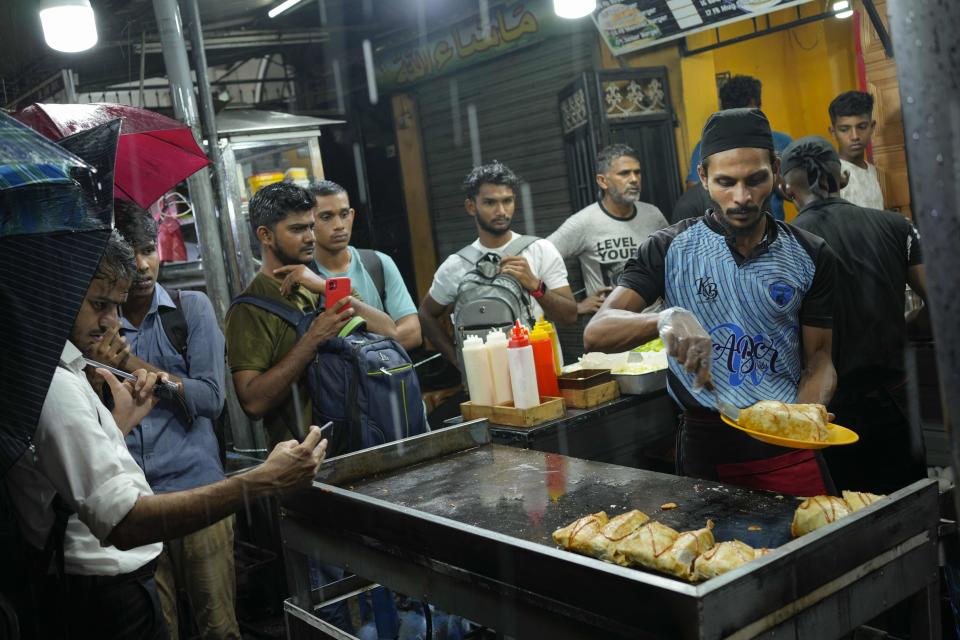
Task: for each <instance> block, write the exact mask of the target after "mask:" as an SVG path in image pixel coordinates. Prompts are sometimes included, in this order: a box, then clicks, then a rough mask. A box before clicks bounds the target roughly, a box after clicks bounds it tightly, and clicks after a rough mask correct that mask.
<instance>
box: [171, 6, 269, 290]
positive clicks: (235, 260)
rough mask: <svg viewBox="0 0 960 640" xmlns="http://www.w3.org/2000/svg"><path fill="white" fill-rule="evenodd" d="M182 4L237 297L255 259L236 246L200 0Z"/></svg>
mask: <svg viewBox="0 0 960 640" xmlns="http://www.w3.org/2000/svg"><path fill="white" fill-rule="evenodd" d="M182 4H183V7H184V11H185V13H186V19H187V30H188V31H189V33H190V53H191V55H192V56H193V72H194V74H195V75H196V78H197V96H198V97H199V98H200V124H201V126H202V128H203V135H204V137H205V138H206V140H207V154H208V155H209V156H210V162H211V163H212V164H213V186H214V189H215V190H216V191H215V193H216V196H217V203H218V205H219V206H218V209H219V210H220V212H221V215H220V237H221V240H222V241H223V245H224V248H225V250H226V252H225V253H224V255H225V256H227V261H226V262H227V265H226V267H227V269H228V274H229V276H230V277H229V281H230V284H231V288H230V294H231V298H234V297H236V296H239V295H240V293H241V292H242V291H243V288H244V287H245V286H246V285H247V284H249V283H250V280H252V279H253V275H254V269H253V264H252V263H251V264H244V263H243V258H242V255H241V254H240V252H239V251H238V250H237V246H238V244H239V243H240V242H241V241H244V240H246V237H247V235H246V234H245V233H244V234H242V235H240V234H238V233H237V232H238V229H237V221H236V219H235V216H237V215H238V214H239V212H236V211H233V210H232V209H233V207H232V206H231V201H230V196H229V193H228V190H227V185H226V180H227V178H226V170H225V168H224V162H223V156H222V154H221V153H220V144H219V136H218V135H217V116H216V114H215V113H214V111H213V97H212V96H211V95H210V77H209V75H208V74H207V53H206V51H205V50H204V45H203V25H202V24H201V22H200V10H199V9H198V7H197V0H183V2H182ZM238 235H239V237H238Z"/></svg>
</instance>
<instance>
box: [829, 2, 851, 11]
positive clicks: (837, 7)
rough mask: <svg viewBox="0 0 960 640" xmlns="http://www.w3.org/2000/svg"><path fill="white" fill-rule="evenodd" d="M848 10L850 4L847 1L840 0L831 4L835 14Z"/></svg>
mask: <svg viewBox="0 0 960 640" xmlns="http://www.w3.org/2000/svg"><path fill="white" fill-rule="evenodd" d="M849 8H850V3H849V2H848V1H847V0H840V2H834V3H833V11H834V12H835V13H839V12H841V11H844V10H846V9H849Z"/></svg>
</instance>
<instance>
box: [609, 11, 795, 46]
mask: <svg viewBox="0 0 960 640" xmlns="http://www.w3.org/2000/svg"><path fill="white" fill-rule="evenodd" d="M805 2H809V0H600V2H598V3H597V9H596V11H594V13H593V22H594V24H596V25H597V29H599V30H600V37H601V38H603V41H604V42H606V43H607V46H608V47H610V52H611V53H613V55H615V56H620V55H623V54H625V53H630V52H631V51H637V50H638V49H645V48H646V47H652V46H653V45H657V44H661V43H663V42H667V41H668V40H675V39H677V38H683V37H685V36H688V35H690V34H692V33H696V32H698V31H705V30H707V29H714V28H716V27H719V26H721V25H725V24H730V23H732V22H739V21H740V20H747V19H750V18H756V17H757V16H760V15H763V14H765V13H771V12H773V11H779V10H780V9H785V8H787V7H793V6H796V5H799V4H803V3H805Z"/></svg>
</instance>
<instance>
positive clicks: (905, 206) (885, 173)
mask: <svg viewBox="0 0 960 640" xmlns="http://www.w3.org/2000/svg"><path fill="white" fill-rule="evenodd" d="M873 4H874V5H875V6H876V8H877V12H878V13H879V14H880V17H881V19H882V20H883V24H884V26H885V27H886V29H887V32H888V33H889V31H890V26H889V23H888V21H887V0H874V2H873ZM856 7H857V10H858V14H859V22H860V51H861V55H862V57H863V65H864V68H865V72H866V73H865V74H864V75H865V80H866V91H868V92H870V93H871V94H872V95H873V98H874V107H873V115H874V117H876V120H877V130H876V132H874V134H873V163H874V164H875V165H876V166H877V174H878V176H879V178H880V188H881V189H882V190H883V202H884V206H885V207H886V208H887V209H892V210H894V211H899V212H900V213H902V214H903V215H905V216H907V217H908V218H909V217H911V212H910V183H909V180H908V174H907V154H906V149H905V148H904V134H903V116H902V115H901V112H900V85H899V83H898V82H897V67H896V62H895V61H894V59H893V58H888V57H887V56H886V54H885V53H884V50H883V45H882V44H881V43H880V38H879V37H878V36H877V32H876V30H874V28H873V24H871V22H870V17H869V16H868V15H867V12H866V11H865V10H864V8H863V3H862V2H861V1H860V0H857V2H856Z"/></svg>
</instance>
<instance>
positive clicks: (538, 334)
mask: <svg viewBox="0 0 960 640" xmlns="http://www.w3.org/2000/svg"><path fill="white" fill-rule="evenodd" d="M530 346H531V347H533V365H534V367H535V368H536V370H537V388H538V389H540V395H541V396H552V397H554V398H558V397H560V385H559V384H557V370H556V368H554V366H553V340H551V339H550V334H549V333H547V332H546V331H544V330H543V328H542V327H534V328H533V331H531V332H530Z"/></svg>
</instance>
